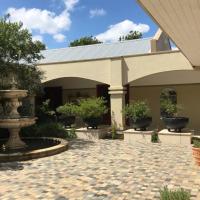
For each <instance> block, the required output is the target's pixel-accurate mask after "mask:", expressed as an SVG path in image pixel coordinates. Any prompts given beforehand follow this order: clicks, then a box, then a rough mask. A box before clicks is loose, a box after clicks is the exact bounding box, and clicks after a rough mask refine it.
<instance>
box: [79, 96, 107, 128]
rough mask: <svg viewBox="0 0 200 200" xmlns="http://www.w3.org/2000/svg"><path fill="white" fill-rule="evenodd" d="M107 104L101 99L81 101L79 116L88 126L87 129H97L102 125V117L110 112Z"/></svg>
mask: <svg viewBox="0 0 200 200" xmlns="http://www.w3.org/2000/svg"><path fill="white" fill-rule="evenodd" d="M105 103H106V102H105V100H104V99H103V98H101V97H98V98H88V99H81V100H80V101H79V107H78V115H79V116H80V117H81V118H82V119H83V121H84V122H85V123H86V124H87V128H93V129H97V128H98V126H99V125H100V124H101V123H102V116H103V115H104V114H106V113H107V112H108V109H107V107H106V106H105Z"/></svg>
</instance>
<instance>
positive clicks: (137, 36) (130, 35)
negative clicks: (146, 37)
mask: <svg viewBox="0 0 200 200" xmlns="http://www.w3.org/2000/svg"><path fill="white" fill-rule="evenodd" d="M140 38H142V33H141V32H139V31H130V32H129V33H128V34H127V35H125V36H121V37H120V38H119V41H125V40H135V39H140Z"/></svg>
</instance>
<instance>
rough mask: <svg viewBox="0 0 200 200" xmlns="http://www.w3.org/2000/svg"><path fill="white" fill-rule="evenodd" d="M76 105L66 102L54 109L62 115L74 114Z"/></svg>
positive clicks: (76, 108)
mask: <svg viewBox="0 0 200 200" xmlns="http://www.w3.org/2000/svg"><path fill="white" fill-rule="evenodd" d="M77 110H78V107H77V105H74V104H73V103H66V104H65V105H63V106H59V107H58V108H57V109H56V111H57V112H58V113H60V114H62V115H64V116H75V115H76V114H77Z"/></svg>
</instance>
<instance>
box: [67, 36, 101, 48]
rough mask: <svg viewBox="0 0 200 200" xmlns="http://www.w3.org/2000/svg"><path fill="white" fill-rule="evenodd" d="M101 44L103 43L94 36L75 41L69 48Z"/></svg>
mask: <svg viewBox="0 0 200 200" xmlns="http://www.w3.org/2000/svg"><path fill="white" fill-rule="evenodd" d="M100 43H102V42H101V41H99V40H98V39H97V38H95V37H93V36H86V37H81V38H80V39H77V40H74V41H73V42H70V44H69V46H70V47H75V46H84V45H90V44H100Z"/></svg>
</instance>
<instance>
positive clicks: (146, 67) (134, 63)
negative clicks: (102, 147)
mask: <svg viewBox="0 0 200 200" xmlns="http://www.w3.org/2000/svg"><path fill="white" fill-rule="evenodd" d="M43 55H44V59H43V60H41V62H40V63H39V64H38V67H39V68H40V69H41V70H42V71H44V72H45V77H46V78H45V79H44V80H43V86H44V91H45V93H46V97H47V98H50V99H51V100H52V102H53V107H57V106H59V105H61V104H64V103H65V102H69V101H74V100H76V99H77V98H87V97H91V96H103V97H104V98H105V99H106V100H107V106H108V107H109V108H110V112H109V114H108V115H107V116H104V123H105V124H111V123H115V124H116V125H117V127H118V128H119V129H124V128H125V127H126V121H125V119H124V116H123V114H122V109H123V107H124V106H125V105H126V104H128V103H130V102H132V101H134V100H147V101H148V103H149V105H150V108H151V112H152V117H153V123H152V127H151V128H161V127H162V123H161V121H160V94H161V92H162V90H163V89H166V88H168V89H173V90H174V91H175V93H176V98H177V103H178V104H181V105H182V106H183V108H184V109H183V111H182V115H184V116H188V117H189V118H190V123H189V126H188V127H189V128H190V129H195V130H198V129H199V128H200V125H199V123H198V113H199V112H200V107H199V106H198V104H199V102H200V93H199V91H200V72H199V71H197V70H195V69H194V68H193V66H192V65H191V63H190V62H189V61H188V59H187V58H186V57H185V56H184V55H183V54H182V53H181V52H180V51H178V50H177V51H172V50H171V46H170V41H169V39H168V37H167V36H166V35H165V34H164V33H163V32H162V31H161V30H158V32H157V33H156V35H155V37H153V38H147V39H139V40H132V41H125V42H118V43H114V44H97V45H88V46H82V47H70V48H65V49H56V50H46V51H44V52H43Z"/></svg>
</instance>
